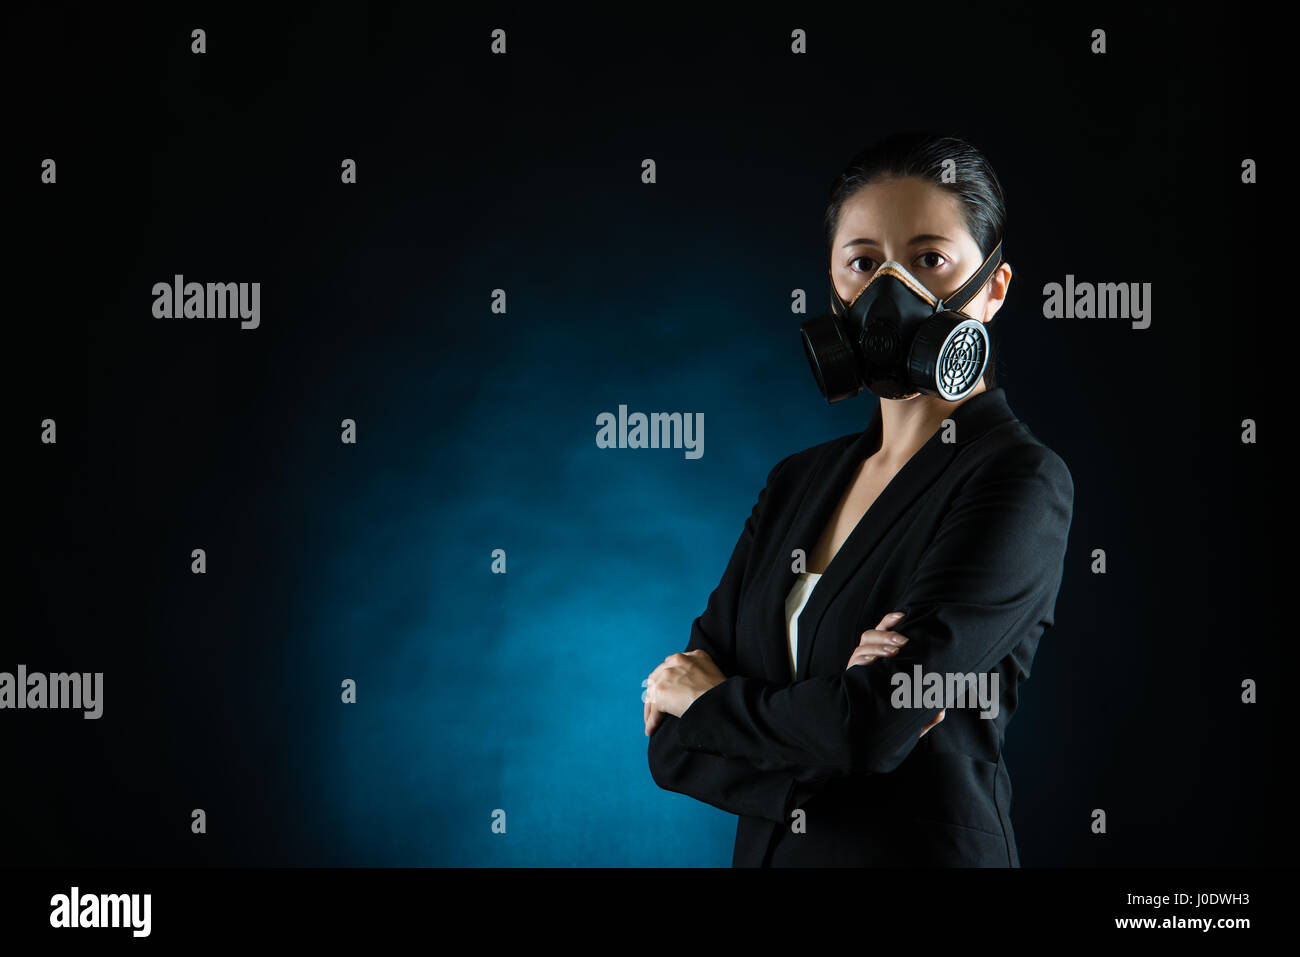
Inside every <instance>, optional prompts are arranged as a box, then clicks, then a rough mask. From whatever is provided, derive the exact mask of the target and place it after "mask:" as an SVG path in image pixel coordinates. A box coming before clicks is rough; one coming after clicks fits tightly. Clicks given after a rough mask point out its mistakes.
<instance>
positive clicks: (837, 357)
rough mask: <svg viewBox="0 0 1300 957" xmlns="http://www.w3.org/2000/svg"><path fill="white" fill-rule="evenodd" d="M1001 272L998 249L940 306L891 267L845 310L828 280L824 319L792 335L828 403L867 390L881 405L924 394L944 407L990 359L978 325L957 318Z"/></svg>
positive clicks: (969, 384)
mask: <svg viewBox="0 0 1300 957" xmlns="http://www.w3.org/2000/svg"><path fill="white" fill-rule="evenodd" d="M1000 265H1002V243H1001V242H999V243H998V244H997V245H996V246H995V247H993V251H992V252H991V253H989V255H988V258H987V259H985V260H984V263H983V264H982V265H981V266H980V268H979V269H977V270H976V271H975V275H973V276H971V277H970V278H969V279H967V280H966V281H965V282H964V283H962V285H961V288H959V289H958V290H957V291H956V292H954V293H953V294H952V295H951V296H949V297H948V298H947V299H940V298H939V297H938V296H935V295H933V294H932V293H931V292H930V291H929V290H928V289H926V288H925V286H924V285H923V284H922V283H921V282H920V281H918V280H917V278H916V277H915V276H913V275H912V274H911V273H910V272H908V271H907V270H906V269H904V268H903V267H902V265H900V264H899V263H896V262H894V261H893V260H892V259H891V260H889V261H888V262H885V263H882V264H881V265H880V268H879V269H877V270H876V274H875V275H874V276H872V277H871V279H870V281H869V282H868V283H867V284H866V285H865V286H863V287H862V289H860V290H859V291H858V294H857V295H856V296H854V297H853V301H852V302H849V303H846V302H845V301H844V300H843V299H841V298H840V295H839V293H838V292H836V291H835V281H834V279H833V278H832V280H831V312H830V313H828V314H826V315H822V316H817V317H815V318H813V319H809V320H808V321H807V322H805V323H804V324H803V325H802V326H801V327H800V329H799V331H800V335H801V336H802V338H803V347H804V351H805V352H806V353H807V355H808V364H809V365H810V366H811V367H812V372H813V375H814V376H815V377H816V379H817V386H818V388H820V389H821V391H822V395H824V396H825V397H826V401H827V402H839V401H840V400H841V399H848V398H851V397H853V396H855V395H857V394H858V393H859V392H861V391H862V390H863V388H866V389H867V390H868V391H869V392H872V393H873V394H875V395H876V396H878V397H879V398H882V399H910V398H912V397H914V396H917V395H920V394H921V393H925V394H926V395H937V396H939V397H940V398H941V399H946V400H948V401H949V402H956V401H957V400H959V399H963V398H965V397H966V396H968V395H969V394H970V393H971V390H973V389H974V388H975V387H976V386H977V385H979V381H980V376H982V375H983V374H984V366H985V365H986V364H987V362H988V358H989V334H988V330H986V329H985V328H984V323H983V322H981V321H980V320H978V319H972V318H971V317H970V316H967V315H964V314H963V313H962V312H961V310H962V309H963V308H964V307H965V306H966V304H967V303H969V302H970V301H971V300H972V299H974V298H975V296H976V295H978V294H979V291H980V290H981V289H982V288H984V284H985V283H986V282H988V281H989V278H990V277H991V276H992V275H993V273H994V272H995V271H996V270H997V268H998V267H999V266H1000Z"/></svg>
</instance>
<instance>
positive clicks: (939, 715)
mask: <svg viewBox="0 0 1300 957" xmlns="http://www.w3.org/2000/svg"><path fill="white" fill-rule="evenodd" d="M947 713H948V709H947V708H944V709H943V710H942V711H940V712H939V714H938V716H937V717H936V718H935V719H934V720H933V721H931V722H930V723H929V724H927V725H926V726H925V727H924V728H922V729H921V733H920V735H918V737H921V738H924V737H925V733H926V732H927V731H929V730H930V729H931V728H933V727H934V726H935V725H936V724H938V723H939V722H940V721H942V720H943V716H944V715H945V714H947Z"/></svg>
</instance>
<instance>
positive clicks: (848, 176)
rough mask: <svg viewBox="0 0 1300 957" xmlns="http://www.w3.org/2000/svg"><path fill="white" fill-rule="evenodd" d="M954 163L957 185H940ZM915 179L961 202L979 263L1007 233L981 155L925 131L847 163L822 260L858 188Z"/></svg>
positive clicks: (992, 377)
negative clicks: (846, 204) (842, 212)
mask: <svg viewBox="0 0 1300 957" xmlns="http://www.w3.org/2000/svg"><path fill="white" fill-rule="evenodd" d="M948 160H952V162H953V165H954V169H953V174H954V175H955V178H956V181H955V182H950V183H946V182H944V181H943V172H944V164H945V162H946V161H948ZM901 176H914V177H916V178H918V179H923V180H926V181H927V182H930V183H933V184H934V185H936V186H938V187H939V188H940V189H944V190H947V191H948V192H949V193H952V194H953V195H954V196H956V197H957V198H958V199H959V200H961V206H962V218H963V220H964V222H965V224H966V231H967V232H968V233H970V235H971V238H972V239H974V240H975V245H977V246H978V247H979V250H980V256H981V258H983V257H987V256H988V254H989V253H990V252H991V251H992V250H993V247H994V246H996V245H997V244H998V242H999V240H1001V239H1002V234H1003V231H1004V229H1005V227H1006V219H1007V209H1006V199H1005V198H1004V197H1003V194H1002V184H1001V183H1000V182H998V177H997V174H996V173H995V172H993V167H992V166H991V165H990V164H989V161H988V160H987V159H986V158H985V157H984V154H983V153H981V152H980V151H979V150H977V149H976V148H975V147H973V146H971V145H970V144H969V143H967V142H966V141H965V140H963V139H959V138H958V137H956V136H941V135H939V134H937V133H930V132H926V131H911V132H904V133H894V134H893V135H891V136H886V137H885V138H884V139H882V140H879V141H877V142H876V143H873V144H872V145H871V146H868V147H867V148H866V149H864V150H862V151H861V152H860V153H858V154H857V155H856V156H854V157H853V159H851V160H850V161H849V164H848V166H846V167H845V168H844V171H843V172H842V173H840V175H839V176H837V177H836V178H835V182H834V184H833V185H832V186H831V192H830V199H829V200H828V201H827V204H826V218H825V228H826V255H827V257H828V258H829V257H830V254H831V252H832V250H831V246H832V244H834V242H835V231H836V230H837V229H838V228H839V220H840V209H841V208H842V207H843V205H844V201H845V200H846V199H848V198H849V197H850V196H852V195H853V194H854V193H856V192H857V191H858V190H860V189H861V188H862V187H864V186H867V185H869V184H871V183H874V182H875V181H876V180H879V179H885V178H889V177H901ZM995 322H996V317H995V318H994V319H991V320H989V322H988V323H987V326H986V328H987V329H988V333H989V361H988V365H987V366H986V367H985V369H984V384H985V386H987V387H988V388H990V389H991V388H993V387H994V386H996V385H997V382H996V374H995V369H994V363H995V360H996V359H997V339H996V336H995V331H994V328H993V326H994V323H995Z"/></svg>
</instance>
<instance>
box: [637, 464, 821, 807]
mask: <svg viewBox="0 0 1300 957" xmlns="http://www.w3.org/2000/svg"><path fill="white" fill-rule="evenodd" d="M791 458H793V456H788V457H786V458H784V459H782V460H781V461H780V462H778V463H777V464H776V465H775V466H774V467H773V468H772V471H771V472H769V473H768V476H767V483H766V485H765V486H764V488H763V490H762V491H760V492H759V494H758V501H757V503H755V505H754V507H753V509H752V510H751V511H750V515H749V518H748V519H747V520H746V521H745V525H744V528H743V529H742V531H741V534H740V540H739V541H738V542H737V543H736V547H735V549H734V550H733V551H732V553H731V560H730V561H729V562H728V563H727V569H726V571H725V572H724V573H723V576H722V581H721V583H720V584H719V585H718V587H717V588H715V589H714V590H713V594H712V595H710V596H709V601H708V605H707V607H706V608H705V610H704V613H703V614H702V615H700V616H699V617H698V618H696V619H695V621H694V623H693V624H692V625H691V637H690V641H689V643H688V644H687V645H686V650H687V651H694V650H695V649H697V648H700V649H703V650H704V651H707V652H708V653H709V657H710V658H712V659H713V661H714V662H715V663H716V664H717V666H718V668H719V669H720V670H721V671H722V673H723V674H724V675H733V674H735V672H736V611H737V606H738V604H739V601H740V588H741V584H742V582H743V581H744V578H745V571H746V568H747V566H748V562H749V553H750V549H751V546H752V543H753V540H754V534H755V530H756V529H757V528H758V525H759V522H760V521H761V520H762V517H763V509H764V506H765V504H766V502H767V496H768V490H769V489H770V488H771V486H772V483H773V481H774V480H775V479H776V476H777V475H778V473H779V472H780V471H781V468H782V467H783V466H784V465H785V463H786V462H788V461H790V459H791ZM679 730H680V719H679V718H677V717H675V716H674V715H670V714H666V715H663V716H662V721H661V723H660V725H659V726H658V727H657V728H656V729H655V731H654V733H653V734H651V735H650V744H649V749H648V754H649V762H650V774H651V776H652V777H653V778H654V781H655V783H656V784H657V785H659V787H661V788H663V789H664V790H667V791H676V792H677V793H679V794H685V795H688V796H690V797H693V798H696V799H697V800H700V801H704V802H705V803H707V804H711V805H713V806H714V807H716V808H720V809H722V810H724V811H728V812H730V813H732V814H741V815H749V816H752V817H761V818H765V819H767V820H769V821H776V822H778V823H782V824H784V823H785V822H786V820H787V807H788V805H789V802H790V798H791V793H792V791H793V789H794V788H795V786H796V784H797V782H798V780H799V777H798V774H797V773H793V772H790V771H784V770H760V769H758V768H756V767H755V766H754V765H753V764H752V763H751V762H749V761H747V760H745V759H743V758H738V757H728V756H725V755H721V754H706V753H702V752H699V751H694V750H688V749H686V748H684V747H683V745H682V741H681V738H680V736H679Z"/></svg>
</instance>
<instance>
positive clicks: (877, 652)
mask: <svg viewBox="0 0 1300 957" xmlns="http://www.w3.org/2000/svg"><path fill="white" fill-rule="evenodd" d="M885 617H886V618H888V617H889V616H888V615H886V616H885ZM906 643H907V636H906V635H900V634H899V633H898V632H896V631H878V630H876V629H874V628H873V629H872V630H871V631H864V632H863V633H862V640H861V641H859V642H858V647H856V648H854V649H853V654H852V655H851V656H849V663H848V664H847V665H845V666H844V667H845V670H846V671H847V670H848V669H849V668H852V667H853V666H854V665H867V664H870V663H871V662H873V661H875V660H876V659H877V658H889V657H892V656H894V655H896V654H898V651H899V649H900V648H902V647H903V645H905V644H906Z"/></svg>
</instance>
